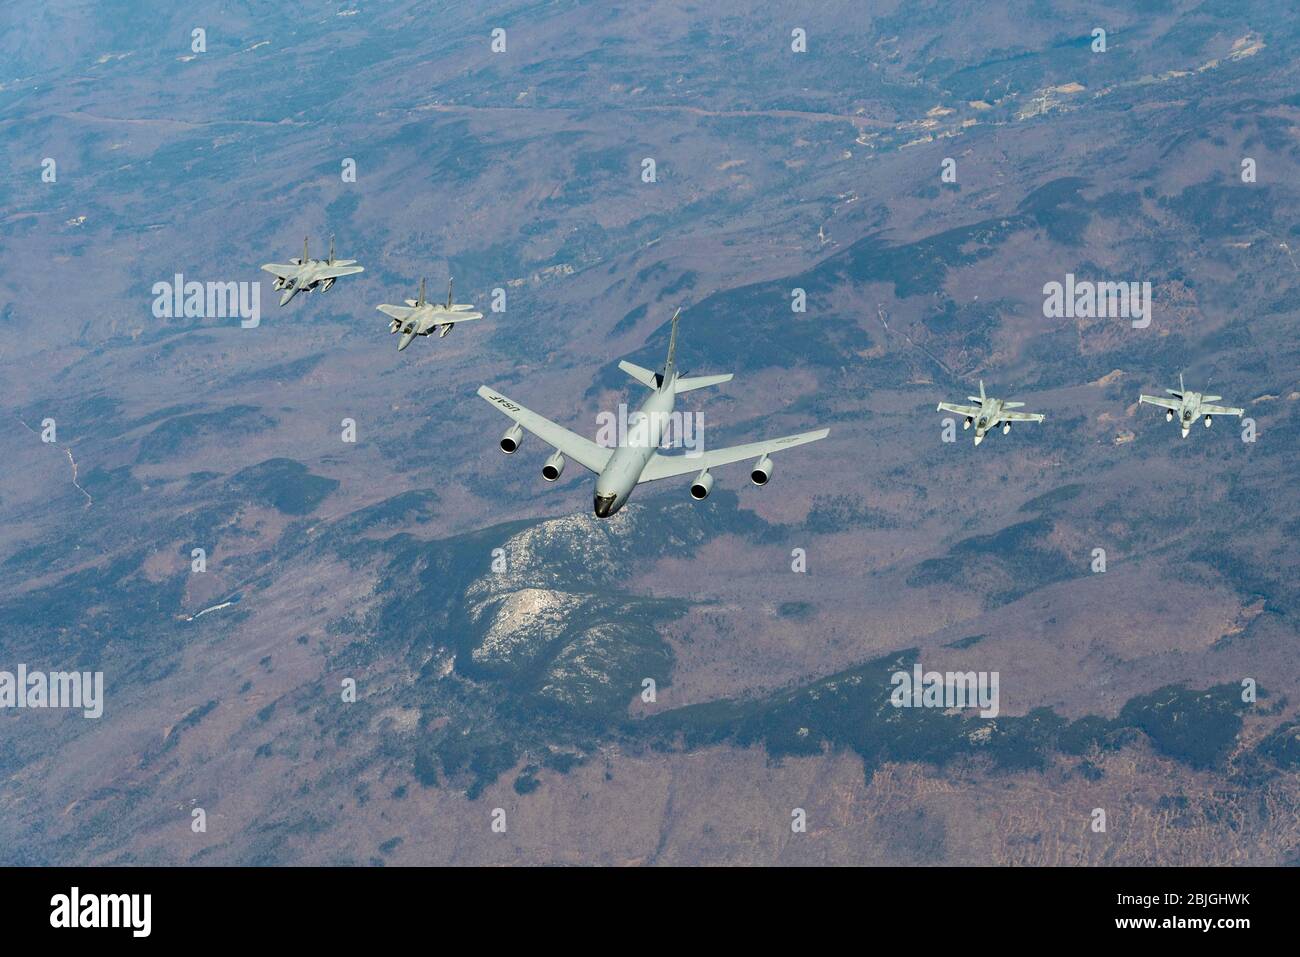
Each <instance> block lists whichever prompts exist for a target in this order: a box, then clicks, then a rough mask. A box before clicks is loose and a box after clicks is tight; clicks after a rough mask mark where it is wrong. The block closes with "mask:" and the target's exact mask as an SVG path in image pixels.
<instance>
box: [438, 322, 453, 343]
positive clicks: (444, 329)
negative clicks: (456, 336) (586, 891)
mask: <svg viewBox="0 0 1300 957" xmlns="http://www.w3.org/2000/svg"><path fill="white" fill-rule="evenodd" d="M451 326H452V324H451V323H450V322H449V323H447V324H446V325H444V326H440V327H439V328H438V338H439V339H446V338H447V333H449V332H451Z"/></svg>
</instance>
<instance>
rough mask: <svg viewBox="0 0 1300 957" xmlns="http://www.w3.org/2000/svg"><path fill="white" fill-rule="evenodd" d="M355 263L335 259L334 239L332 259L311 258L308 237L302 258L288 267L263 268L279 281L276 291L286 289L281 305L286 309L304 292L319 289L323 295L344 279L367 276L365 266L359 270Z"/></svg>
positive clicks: (304, 242)
mask: <svg viewBox="0 0 1300 957" xmlns="http://www.w3.org/2000/svg"><path fill="white" fill-rule="evenodd" d="M356 262H357V261H356V260H355V259H335V258H334V237H333V236H331V237H330V256H329V259H312V258H311V256H309V255H308V254H307V237H305V236H304V237H303V240H302V258H301V259H291V260H289V262H288V263H287V264H282V263H267V264H266V265H265V266H263V267H262V268H263V269H264V270H265V271H267V272H269V273H270V274H271V275H272V276H274V277H275V288H276V289H284V290H285V294H284V295H283V296H281V297H280V305H282V306H283V305H285V304H286V303H288V301H289V300H290V299H292V298H293V297H294V296H296V295H298V293H300V292H311V290H313V289H315V288H316V287H317V286H319V287H320V288H321V290H322V291H324V290H326V289H328V288H329V287H330V286H332V285H334V281H335V280H336V279H338V278H340V277H342V276H351V275H354V274H356V273H359V272H365V267H364V266H358V265H357V264H356Z"/></svg>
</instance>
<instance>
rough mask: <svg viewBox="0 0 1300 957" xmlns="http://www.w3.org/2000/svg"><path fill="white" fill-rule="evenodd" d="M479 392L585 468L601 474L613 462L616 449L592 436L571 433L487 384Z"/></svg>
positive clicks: (479, 388) (506, 413) (520, 423)
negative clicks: (599, 443) (586, 436)
mask: <svg viewBox="0 0 1300 957" xmlns="http://www.w3.org/2000/svg"><path fill="white" fill-rule="evenodd" d="M478 394H479V395H481V396H482V397H483V398H484V399H486V400H487V401H488V402H491V403H492V404H493V405H494V406H496V407H497V408H498V409H500V410H501V411H502V412H503V413H504V414H505V415H508V416H509V417H510V418H512V419H514V420H515V422H517V423H518V424H519V425H521V426H523V427H524V428H525V429H527V430H528V431H529V432H531V433H533V435H535V436H537V437H538V438H539V439H541V440H542V441H543V442H545V443H547V444H548V445H552V446H554V447H555V448H556V449H558V450H559V451H561V452H563V453H564V454H565V455H567V456H568V457H569V458H571V459H573V461H575V462H577V463H578V464H579V465H581V466H582V467H583V468H585V469H588V470H590V471H592V472H595V473H596V474H598V475H599V474H600V472H601V471H602V470H603V469H604V468H605V465H606V464H607V463H608V462H609V459H610V456H612V455H613V454H614V450H613V449H603V448H601V447H600V446H599V445H597V444H596V443H595V442H593V441H591V439H584V438H583V437H582V436H581V435H578V434H577V433H576V432H570V431H569V430H568V429H566V428H565V427H564V426H562V425H556V424H555V423H554V422H552V421H551V420H550V419H548V418H546V417H545V416H541V415H538V414H537V413H536V412H533V411H531V410H529V409H525V408H524V407H523V406H522V405H520V404H519V403H517V402H512V401H510V400H509V399H507V398H506V397H505V396H503V395H502V394H501V393H500V392H496V391H494V390H492V389H489V388H488V387H487V386H485V385H481V386H479V387H478Z"/></svg>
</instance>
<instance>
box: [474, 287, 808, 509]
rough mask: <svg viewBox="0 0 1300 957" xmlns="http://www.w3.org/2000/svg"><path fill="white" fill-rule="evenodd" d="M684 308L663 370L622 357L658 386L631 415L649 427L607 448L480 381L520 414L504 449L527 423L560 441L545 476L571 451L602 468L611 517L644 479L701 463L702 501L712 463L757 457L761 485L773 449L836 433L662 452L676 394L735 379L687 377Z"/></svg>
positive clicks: (600, 489)
mask: <svg viewBox="0 0 1300 957" xmlns="http://www.w3.org/2000/svg"><path fill="white" fill-rule="evenodd" d="M680 314H681V310H680V309H678V310H677V312H675V313H673V319H672V332H671V334H670V335H669V338H668V359H667V360H666V361H665V363H664V369H663V372H658V373H656V372H651V371H650V370H649V369H643V368H642V367H641V366H638V365H633V364H632V363H630V362H627V361H623V362H620V363H619V364H618V367H619V368H620V369H622V370H623V371H624V372H626V373H627V374H628V375H630V376H631V377H632V378H633V379H636V380H637V381H638V382H640V383H641V384H642V385H644V386H645V387H646V388H648V389H650V390H651V391H650V395H649V397H648V398H647V399H646V400H645V402H643V403H641V408H640V409H639V410H638V412H636V413H634V414H633V415H631V416H629V417H628V419H629V422H633V421H635V422H636V423H637V424H638V425H641V424H643V425H644V428H637V429H635V430H633V429H629V430H627V431H628V433H629V434H630V435H631V434H633V433H634V432H635V435H634V438H633V439H632V440H629V438H628V436H624V435H620V437H619V442H618V447H617V448H612V449H610V448H603V447H601V446H599V445H597V444H596V443H595V442H592V441H591V440H590V439H584V438H583V437H582V436H580V435H577V434H575V433H573V432H570V431H569V430H568V429H566V428H564V427H563V426H560V425H557V424H555V423H554V422H552V421H551V420H550V419H547V418H544V417H542V416H540V415H538V414H537V413H536V412H531V411H529V410H528V409H525V408H524V407H523V406H522V405H519V404H518V403H516V402H512V401H511V400H510V399H508V398H506V397H505V396H504V395H502V394H501V393H499V392H496V391H494V390H492V389H489V388H488V387H487V386H485V385H484V386H479V390H478V394H479V395H481V396H482V397H483V398H484V399H486V400H487V401H488V402H491V403H492V404H493V405H495V406H496V407H497V408H498V409H500V410H501V411H502V412H503V413H505V414H506V415H507V416H509V417H510V418H511V419H513V420H514V424H513V425H511V426H510V428H509V429H507V430H506V433H505V434H504V435H503V436H501V451H502V452H505V453H506V454H507V455H509V454H511V453H513V452H514V451H515V450H516V449H518V448H519V443H520V441H521V440H522V439H523V430H524V429H527V430H528V431H529V432H531V433H533V434H534V435H535V436H537V437H538V438H539V439H541V440H542V441H543V442H546V443H547V444H549V445H551V446H553V447H554V448H555V452H554V454H552V455H551V457H550V458H548V459H547V460H546V464H545V465H543V466H542V477H543V478H544V479H546V480H547V481H548V482H554V481H555V480H556V479H558V478H559V477H560V473H561V472H563V471H564V461H565V456H568V457H569V458H571V459H573V460H574V461H575V462H577V463H578V464H579V465H581V466H582V467H583V468H585V469H588V470H589V471H592V472H595V473H596V499H595V511H596V517H597V518H608V517H609V516H611V515H613V514H614V513H615V512H617V511H618V510H619V509H620V508H622V507H623V505H624V503H626V502H627V500H628V497H629V496H630V495H631V494H632V489H634V488H636V486H638V485H640V484H641V483H642V482H653V481H655V480H656V479H665V478H672V477H673V476H677V475H685V474H687V473H688V472H695V471H697V470H698V472H699V474H698V475H696V476H695V479H694V481H692V482H691V497H692V498H694V499H696V500H697V501H699V500H701V499H704V498H707V497H708V494H709V491H710V489H712V488H713V475H712V473H710V471H709V470H710V469H712V468H716V467H718V466H720V465H728V464H730V463H732V462H739V461H741V460H743V459H751V458H752V459H755V462H754V464H753V466H752V467H751V469H750V473H749V478H750V481H752V482H753V483H754V484H755V485H766V484H767V482H768V479H770V478H771V477H772V459H771V453H772V452H777V451H780V450H783V449H790V448H794V447H795V446H796V445H803V444H804V443H806V442H815V441H817V440H818V439H824V438H826V436H827V435H828V434H830V429H818V430H817V431H815V432H803V433H800V434H799V435H787V436H786V437H784V438H780V439H768V440H767V441H764V442H752V443H750V444H749V445H735V446H732V447H731V448H725V449H715V450H713V451H708V452H702V453H700V454H699V455H661V454H659V451H658V449H659V446H660V443H661V442H662V441H663V438H664V429H665V427H666V425H667V423H668V422H669V416H670V415H671V413H672V411H673V406H674V404H675V403H676V398H677V396H679V395H681V394H682V393H683V392H691V391H693V390H694V389H702V388H705V387H706V386H711V385H720V384H722V383H723V382H729V381H730V380H731V373H727V374H726V375H707V376H687V377H681V376H679V375H678V374H677V365H676V360H675V354H676V351H677V320H678V316H679V315H680Z"/></svg>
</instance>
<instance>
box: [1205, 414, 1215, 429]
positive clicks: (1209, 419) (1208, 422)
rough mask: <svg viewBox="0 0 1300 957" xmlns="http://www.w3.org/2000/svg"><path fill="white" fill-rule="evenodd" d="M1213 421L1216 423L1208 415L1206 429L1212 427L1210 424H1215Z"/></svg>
mask: <svg viewBox="0 0 1300 957" xmlns="http://www.w3.org/2000/svg"><path fill="white" fill-rule="evenodd" d="M1213 421H1214V420H1213V419H1211V418H1210V417H1209V416H1208V415H1207V416H1206V417H1205V427H1206V428H1207V429H1208V428H1209V427H1210V423H1211V422H1213Z"/></svg>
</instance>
